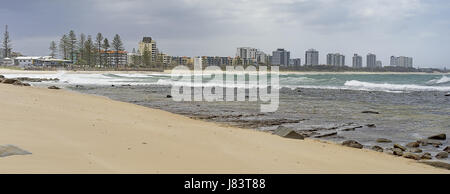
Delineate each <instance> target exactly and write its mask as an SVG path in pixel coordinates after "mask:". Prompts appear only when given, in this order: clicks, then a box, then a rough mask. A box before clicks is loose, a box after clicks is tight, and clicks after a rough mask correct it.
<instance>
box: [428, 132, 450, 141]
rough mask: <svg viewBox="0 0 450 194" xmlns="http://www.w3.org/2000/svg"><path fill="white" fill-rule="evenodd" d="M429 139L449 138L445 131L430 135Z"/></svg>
mask: <svg viewBox="0 0 450 194" xmlns="http://www.w3.org/2000/svg"><path fill="white" fill-rule="evenodd" d="M428 139H434V140H445V139H447V136H446V135H445V134H444V133H443V134H438V135H433V136H430V137H428Z"/></svg>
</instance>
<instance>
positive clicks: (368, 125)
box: [366, 124, 377, 127]
mask: <svg viewBox="0 0 450 194" xmlns="http://www.w3.org/2000/svg"><path fill="white" fill-rule="evenodd" d="M366 126H367V127H377V126H376V125H375V124H367V125H366Z"/></svg>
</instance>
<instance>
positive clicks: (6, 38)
mask: <svg viewBox="0 0 450 194" xmlns="http://www.w3.org/2000/svg"><path fill="white" fill-rule="evenodd" d="M3 49H4V53H3V58H7V57H9V55H10V53H11V39H10V38H9V31H8V25H6V26H5V33H4V34H3Z"/></svg>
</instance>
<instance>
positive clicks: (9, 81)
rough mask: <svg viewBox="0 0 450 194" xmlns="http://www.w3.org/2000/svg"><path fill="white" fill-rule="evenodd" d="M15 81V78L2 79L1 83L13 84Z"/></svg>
mask: <svg viewBox="0 0 450 194" xmlns="http://www.w3.org/2000/svg"><path fill="white" fill-rule="evenodd" d="M16 81H18V80H16V79H4V80H3V81H2V83H4V84H13V83H14V82H16Z"/></svg>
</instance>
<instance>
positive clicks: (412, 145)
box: [406, 142, 420, 148]
mask: <svg viewBox="0 0 450 194" xmlns="http://www.w3.org/2000/svg"><path fill="white" fill-rule="evenodd" d="M419 146H420V144H419V143H418V142H411V143H408V144H406V147H410V148H417V147H419Z"/></svg>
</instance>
